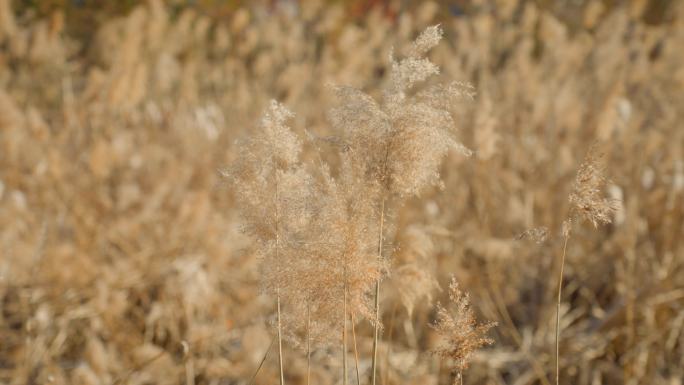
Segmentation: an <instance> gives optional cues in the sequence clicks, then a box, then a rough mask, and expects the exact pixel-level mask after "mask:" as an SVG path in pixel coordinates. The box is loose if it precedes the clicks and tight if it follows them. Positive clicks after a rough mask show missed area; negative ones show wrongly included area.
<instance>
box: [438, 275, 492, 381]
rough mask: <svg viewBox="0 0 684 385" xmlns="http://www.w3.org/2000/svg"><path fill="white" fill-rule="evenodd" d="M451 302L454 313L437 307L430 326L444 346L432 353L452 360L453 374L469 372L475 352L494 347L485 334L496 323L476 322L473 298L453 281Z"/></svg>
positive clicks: (452, 279) (440, 306)
mask: <svg viewBox="0 0 684 385" xmlns="http://www.w3.org/2000/svg"><path fill="white" fill-rule="evenodd" d="M449 299H450V300H451V303H452V306H451V311H450V310H448V309H447V308H445V307H443V306H442V305H441V304H437V319H436V320H435V322H434V323H433V324H432V325H431V326H432V328H433V329H435V331H437V333H438V334H439V335H440V336H442V338H444V340H445V342H444V343H443V344H442V345H441V346H438V347H437V348H436V349H434V350H433V351H432V353H433V354H435V355H438V356H440V357H441V358H443V359H450V360H453V362H454V367H453V369H454V371H455V372H461V371H463V370H464V369H467V368H468V365H469V362H470V358H471V356H472V354H473V352H475V351H476V350H478V349H480V348H481V347H483V346H486V345H491V344H492V343H494V340H492V339H491V338H489V337H487V335H486V334H487V332H488V331H489V329H491V328H492V327H494V326H496V323H494V322H486V323H483V324H480V323H478V322H477V320H476V318H475V313H474V311H473V310H472V309H471V307H470V296H469V295H468V294H467V293H463V292H462V291H461V290H460V289H459V287H458V283H457V282H456V279H455V278H454V277H452V278H451V282H450V283H449Z"/></svg>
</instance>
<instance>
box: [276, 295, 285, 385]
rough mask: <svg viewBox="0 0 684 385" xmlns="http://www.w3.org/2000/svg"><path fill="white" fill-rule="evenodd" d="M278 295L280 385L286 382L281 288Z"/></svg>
mask: <svg viewBox="0 0 684 385" xmlns="http://www.w3.org/2000/svg"><path fill="white" fill-rule="evenodd" d="M277 297H278V365H279V366H280V385H283V384H285V377H284V376H283V338H282V335H281V331H282V326H281V324H280V288H278V289H277Z"/></svg>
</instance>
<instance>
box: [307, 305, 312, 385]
mask: <svg viewBox="0 0 684 385" xmlns="http://www.w3.org/2000/svg"><path fill="white" fill-rule="evenodd" d="M310 381H311V303H310V302H309V303H307V305H306V385H309V384H310Z"/></svg>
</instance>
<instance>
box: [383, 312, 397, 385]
mask: <svg viewBox="0 0 684 385" xmlns="http://www.w3.org/2000/svg"><path fill="white" fill-rule="evenodd" d="M396 315H397V304H396V303H395V304H394V307H393V308H392V317H390V323H389V332H388V333H387V353H386V354H385V373H384V375H383V376H382V385H385V384H386V383H387V381H388V380H389V366H390V365H389V358H390V354H391V353H392V335H393V334H394V319H395V317H396Z"/></svg>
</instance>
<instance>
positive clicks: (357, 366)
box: [351, 312, 361, 385]
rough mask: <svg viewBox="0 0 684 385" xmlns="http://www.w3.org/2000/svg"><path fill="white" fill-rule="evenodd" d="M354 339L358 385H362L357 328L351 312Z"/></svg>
mask: <svg viewBox="0 0 684 385" xmlns="http://www.w3.org/2000/svg"><path fill="white" fill-rule="evenodd" d="M351 324H352V325H351V326H352V338H353V340H354V361H355V363H356V385H361V375H360V373H359V350H358V348H357V346H356V328H355V327H354V324H355V322H354V312H351Z"/></svg>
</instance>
